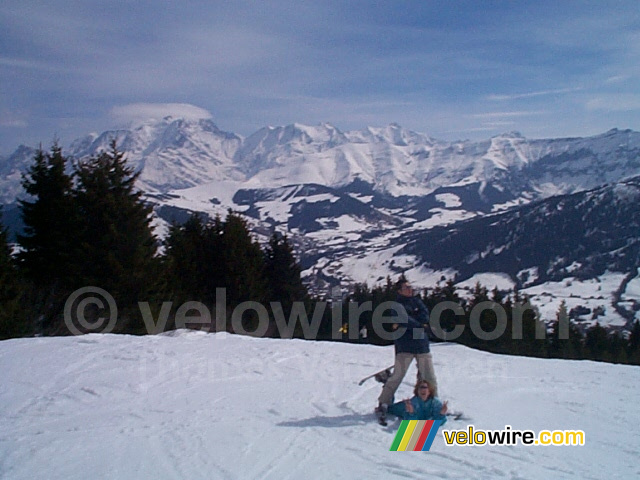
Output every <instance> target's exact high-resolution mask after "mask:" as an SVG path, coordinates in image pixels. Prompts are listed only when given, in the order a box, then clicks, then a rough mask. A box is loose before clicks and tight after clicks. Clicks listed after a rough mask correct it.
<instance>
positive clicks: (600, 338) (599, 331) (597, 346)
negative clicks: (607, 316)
mask: <svg viewBox="0 0 640 480" xmlns="http://www.w3.org/2000/svg"><path fill="white" fill-rule="evenodd" d="M584 344H585V347H586V349H587V353H588V355H589V358H590V359H592V360H604V359H605V356H606V355H605V353H606V351H607V344H608V341H607V331H606V330H605V329H604V327H602V326H601V325H600V323H596V324H595V325H594V326H593V327H591V328H589V329H588V330H587V335H586V337H585V340H584Z"/></svg>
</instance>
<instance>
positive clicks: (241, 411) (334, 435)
mask: <svg viewBox="0 0 640 480" xmlns="http://www.w3.org/2000/svg"><path fill="white" fill-rule="evenodd" d="M432 350H433V355H434V363H435V369H436V373H437V375H438V379H439V385H440V386H439V388H440V392H441V397H442V399H443V400H449V404H450V406H451V408H452V409H453V410H463V411H464V413H465V414H466V415H467V416H468V417H470V418H471V420H468V421H449V422H448V423H447V424H446V425H445V428H447V429H457V430H464V429H466V428H467V426H468V425H470V424H472V425H474V427H475V428H476V429H485V430H488V429H503V428H504V427H505V425H511V426H512V428H513V429H522V430H524V429H532V430H534V431H539V430H541V429H549V430H557V429H572V430H584V431H585V433H586V445H585V446H583V447H551V446H549V447H526V446H522V445H518V446H514V447H498V446H493V447H490V446H473V447H456V446H447V445H445V443H444V440H443V437H442V434H441V433H438V435H437V437H436V439H435V442H434V444H433V446H432V448H431V451H430V452H424V453H423V452H415V453H409V452H389V451H388V450H389V446H390V445H391V442H392V440H393V438H394V435H395V432H396V430H397V428H398V422H391V423H390V425H389V427H387V428H383V427H380V426H379V425H378V424H377V423H375V420H374V418H373V414H372V409H373V407H374V406H375V404H376V401H377V396H378V394H379V393H380V385H379V384H377V383H375V382H374V381H373V380H370V381H368V382H367V383H365V384H364V385H363V386H358V385H357V382H358V380H359V379H360V378H362V377H364V376H366V375H368V374H371V373H373V372H374V371H377V370H379V369H381V368H384V367H386V366H389V365H391V364H392V363H393V348H392V347H374V346H369V345H349V344H343V343H328V342H309V341H303V340H274V339H256V338H251V337H241V336H236V335H229V334H224V333H220V334H206V333H203V332H190V331H185V330H181V331H177V332H172V333H170V334H165V335H158V336H145V337H132V336H117V335H98V334H93V335H86V336H82V337H64V338H35V339H33V338H32V339H20V340H10V341H4V342H0V384H1V385H2V386H3V387H2V389H1V390H0V478H7V479H33V478H49V479H58V478H60V479H62V478H64V479H85V478H92V479H120V478H136V479H147V478H149V479H165V478H166V479H174V478H188V479H200V478H202V479H205V478H206V479H211V478H216V479H218V478H220V479H252V478H256V479H258V478H260V479H269V478H273V479H276V478H278V479H280V478H284V479H288V478H291V479H294V478H385V479H389V478H425V477H428V478H460V479H462V478H465V479H469V478H471V479H480V478H509V479H512V478H544V479H547V478H580V479H584V478H637V476H638V475H640V466H638V464H637V458H638V456H639V455H640V433H638V432H637V430H636V426H637V425H638V424H640V411H639V410H638V408H637V403H638V400H639V399H640V369H639V368H637V367H630V366H619V365H609V364H599V363H594V362H589V361H580V362H578V361H562V360H543V359H532V358H524V357H509V356H500V355H493V354H489V353H485V352H478V351H474V350H470V349H468V348H465V347H462V346H459V345H454V344H437V345H433V349H432ZM415 374H416V372H415V370H414V367H412V369H411V370H410V372H409V373H408V374H407V377H406V378H405V381H404V382H403V384H402V385H401V387H400V389H399V392H398V398H399V399H400V398H405V397H408V396H410V394H411V384H412V382H413V380H414V378H415Z"/></svg>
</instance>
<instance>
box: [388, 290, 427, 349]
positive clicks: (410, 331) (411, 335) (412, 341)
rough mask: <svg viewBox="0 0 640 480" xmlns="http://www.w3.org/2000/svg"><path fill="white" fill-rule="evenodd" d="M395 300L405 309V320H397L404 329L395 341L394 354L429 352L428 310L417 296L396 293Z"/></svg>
mask: <svg viewBox="0 0 640 480" xmlns="http://www.w3.org/2000/svg"><path fill="white" fill-rule="evenodd" d="M396 301H397V302H398V303H399V304H400V305H402V306H403V307H404V308H405V310H406V311H407V319H406V321H405V322H402V321H399V322H398V323H399V325H401V326H403V327H404V328H406V330H405V332H404V333H403V334H402V336H400V337H399V338H397V339H396V341H395V349H396V354H398V353H413V354H418V353H429V351H430V350H429V310H428V309H427V307H426V306H425V304H424V303H422V300H420V298H419V297H406V296H404V295H398V298H397V300H396Z"/></svg>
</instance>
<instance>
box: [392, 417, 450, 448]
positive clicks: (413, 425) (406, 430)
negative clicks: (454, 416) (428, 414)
mask: <svg viewBox="0 0 640 480" xmlns="http://www.w3.org/2000/svg"><path fill="white" fill-rule="evenodd" d="M441 423H442V421H441V420H403V421H402V423H401V424H400V428H399V429H398V433H396V438H395V439H394V440H393V443H392V444H391V448H390V449H389V450H390V451H392V452H428V451H429V449H430V448H431V444H432V443H433V440H434V439H435V438H436V433H438V428H439V427H440V424H441Z"/></svg>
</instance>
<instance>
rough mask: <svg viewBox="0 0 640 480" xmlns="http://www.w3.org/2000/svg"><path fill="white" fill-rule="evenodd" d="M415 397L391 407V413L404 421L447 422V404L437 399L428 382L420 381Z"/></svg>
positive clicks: (414, 392)
mask: <svg viewBox="0 0 640 480" xmlns="http://www.w3.org/2000/svg"><path fill="white" fill-rule="evenodd" d="M413 394H414V395H413V397H412V398H410V399H407V400H404V401H402V402H398V403H394V404H393V405H391V406H390V407H389V413H391V414H393V415H395V416H396V417H400V418H401V419H402V420H442V425H444V424H445V422H446V421H447V417H446V415H447V411H448V407H447V402H444V403H443V402H441V401H440V400H439V399H437V398H436V397H435V396H434V395H433V393H432V391H431V387H430V385H429V382H427V381H426V380H419V381H418V383H416V386H415V388H414V389H413Z"/></svg>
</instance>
